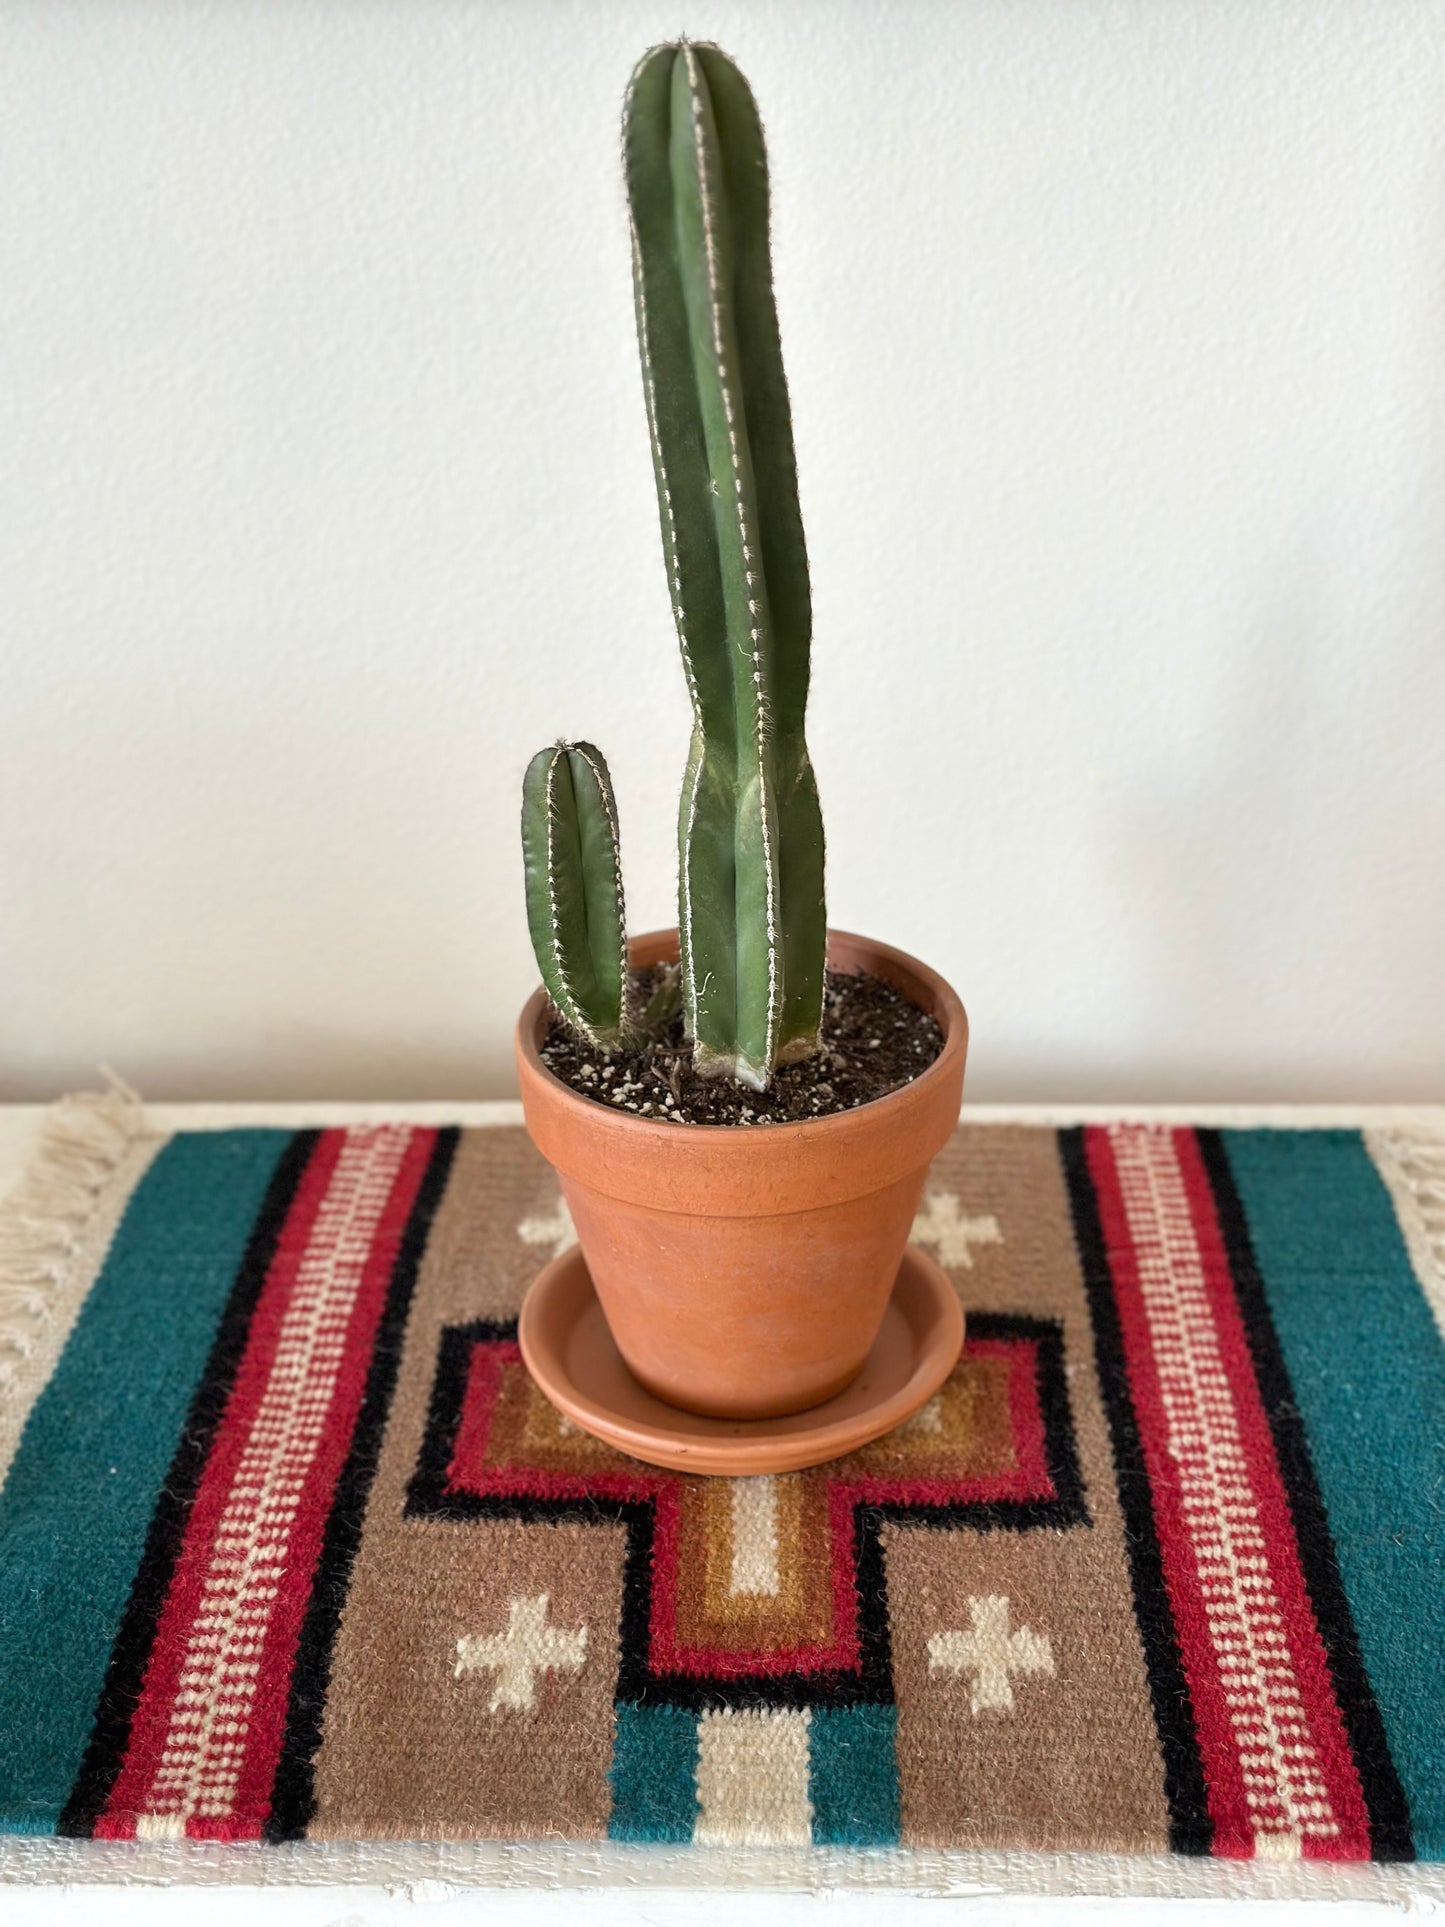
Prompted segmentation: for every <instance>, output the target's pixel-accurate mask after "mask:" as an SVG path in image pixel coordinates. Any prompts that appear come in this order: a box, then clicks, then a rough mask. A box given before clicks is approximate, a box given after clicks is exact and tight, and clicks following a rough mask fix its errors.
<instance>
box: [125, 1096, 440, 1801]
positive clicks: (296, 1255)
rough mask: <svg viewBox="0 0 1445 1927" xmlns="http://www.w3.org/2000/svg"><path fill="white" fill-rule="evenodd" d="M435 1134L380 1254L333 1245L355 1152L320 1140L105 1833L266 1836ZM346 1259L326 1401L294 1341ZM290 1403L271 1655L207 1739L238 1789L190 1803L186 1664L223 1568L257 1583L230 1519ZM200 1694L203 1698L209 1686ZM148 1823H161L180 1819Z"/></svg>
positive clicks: (418, 1142)
mask: <svg viewBox="0 0 1445 1927" xmlns="http://www.w3.org/2000/svg"><path fill="white" fill-rule="evenodd" d="M350 1135H351V1137H352V1139H353V1144H352V1150H351V1156H352V1158H353V1160H355V1159H356V1158H357V1157H358V1156H359V1155H361V1153H362V1152H363V1151H364V1150H365V1147H366V1146H367V1144H368V1142H369V1141H370V1140H372V1139H374V1138H377V1137H379V1136H380V1135H381V1134H380V1133H366V1132H358V1133H353V1134H350ZM435 1136H436V1134H435V1132H433V1131H413V1132H411V1133H410V1134H409V1135H408V1138H407V1141H406V1144H405V1149H404V1150H403V1151H402V1152H401V1155H400V1160H399V1163H397V1164H396V1168H395V1175H394V1177H393V1178H392V1180H391V1182H390V1186H389V1189H388V1191H387V1193H386V1196H385V1200H384V1203H383V1204H382V1207H381V1209H380V1212H379V1215H375V1216H374V1222H373V1221H372V1217H370V1216H368V1218H367V1219H366V1223H367V1226H368V1232H369V1236H368V1242H367V1245H366V1248H365V1251H364V1253H363V1252H362V1251H360V1250H359V1249H358V1250H352V1249H351V1247H350V1246H348V1247H347V1248H346V1250H344V1251H343V1250H341V1249H340V1247H339V1246H337V1247H334V1248H332V1247H328V1246H327V1244H326V1240H327V1239H329V1238H331V1237H332V1236H333V1229H332V1227H330V1226H329V1225H328V1223H327V1221H326V1218H325V1210H326V1207H327V1201H328V1196H329V1194H331V1192H332V1189H333V1186H334V1185H335V1183H336V1182H337V1178H338V1167H339V1166H340V1164H341V1161H342V1156H343V1152H344V1151H345V1150H346V1149H347V1143H348V1134H347V1133H345V1132H342V1131H328V1132H325V1133H323V1134H322V1136H321V1137H320V1139H319V1141H318V1143H317V1147H316V1150H315V1152H314V1154H313V1156H312V1158H311V1161H310V1163H309V1164H308V1166H307V1168H306V1171H305V1172H304V1174H303V1176H302V1179H301V1183H300V1185H299V1186H298V1189H297V1193H296V1196H295V1199H294V1200H293V1203H292V1206H291V1210H290V1212H289V1213H288V1215H287V1220H286V1223H285V1225H284V1227H283V1229H282V1232H281V1236H280V1238H279V1240H278V1243H277V1248H276V1252H275V1256H274V1258H273V1260H272V1263H271V1267H270V1270H269V1272H268V1274H267V1278H266V1282H265V1285H264V1286H263V1288H262V1292H261V1296H260V1299H259V1301H258V1303H257V1307H256V1311H255V1315H254V1317H253V1319H252V1324H251V1329H250V1332H249V1334H248V1336H247V1342H246V1349H245V1352H244V1354H243V1357H242V1360H241V1364H240V1367H239V1369H238V1371H237V1375H236V1380H235V1384H234V1386H233V1388H232V1392H231V1396H230V1399H229V1401H228V1404H227V1408H226V1413H225V1416H224V1418H223V1420H222V1422H221V1425H220V1427H219V1428H218V1431H217V1436H216V1441H215V1445H214V1447H213V1450H212V1452H211V1456H210V1458H209V1460H208V1461H207V1464H206V1468H205V1471H204V1473H203V1474H202V1478H201V1482H200V1486H199V1489H198V1491H197V1495H196V1500H195V1504H194V1506H193V1508H192V1511H191V1516H190V1519H189V1521H188V1524H187V1528H186V1534H185V1540H184V1543H183V1546H182V1550H181V1555H180V1558H179V1560H178V1562H177V1566H176V1571H175V1574H174V1576H173V1579H172V1583H171V1587H170V1590H169V1593H168V1595H167V1598H166V1601H165V1605H164V1606H163V1608H162V1610H161V1614H160V1617H159V1621H158V1624H157V1632H156V1640H155V1644H154V1648H153V1650H152V1655H151V1660H150V1664H149V1666H148V1668H147V1672H146V1678H145V1682H144V1685H143V1687H142V1693H141V1699H140V1703H139V1705H138V1707H137V1709H136V1714H135V1717H134V1719H133V1721H132V1725H131V1733H130V1740H129V1745H128V1747H127V1751H126V1757H125V1760H124V1763H123V1764H122V1767H121V1771H120V1773H119V1774H118V1776H117V1779H116V1783H115V1786H114V1788H113V1789H112V1792H111V1797H110V1799H109V1801H108V1802H107V1806H106V1811H105V1813H104V1815H102V1816H101V1819H100V1820H99V1821H98V1823H97V1825H96V1828H95V1832H96V1834H97V1835H98V1836H102V1837H112V1838H114V1837H122V1836H130V1835H132V1834H134V1833H135V1832H136V1831H137V1816H138V1815H139V1816H144V1815H147V1814H150V1813H158V1814H162V1815H164V1814H168V1813H172V1814H173V1817H174V1823H175V1824H176V1825H178V1826H179V1825H181V1824H183V1825H184V1831H185V1832H186V1834H188V1835H189V1836H191V1837H199V1838H217V1839H236V1838H250V1839H254V1838H256V1837H258V1836H259V1834H260V1831H261V1828H262V1826H263V1824H264V1822H265V1819H266V1815H267V1812H268V1809H269V1798H270V1788H271V1783H272V1780H273V1778H274V1775H275V1770H276V1764H277V1761H278V1759H279V1757H280V1747H281V1738H282V1732H283V1729H284V1722H285V1713H286V1702H287V1696H288V1692H289V1687H290V1675H291V1668H292V1664H293V1661H294V1658H295V1652H296V1642H297V1637H298V1635H299V1631H300V1626H301V1620H302V1617H303V1615H304V1612H305V1609H306V1604H307V1601H308V1599H309V1596H310V1590H311V1583H312V1578H313V1576H314V1573H315V1569H316V1563H317V1559H318V1556H319V1553H320V1547H321V1539H322V1534H323V1532H324V1530H325V1524H326V1518H327V1515H328V1513H329V1510H330V1504H331V1498H332V1494H333V1492H334V1489H335V1485H336V1480H337V1477H338V1475H339V1473H340V1470H341V1467H342V1465H343V1463H344V1461H345V1457H346V1453H347V1451H348V1450H349V1448H350V1443H351V1435H352V1430H353V1427H354V1425H355V1421H356V1416H357V1412H358V1410H359V1408H360V1403H361V1398H362V1393H363V1390H364V1387H365V1381H366V1374H367V1369H368V1366H369V1363H370V1358H371V1351H372V1345H373V1341H374V1338H375V1333H376V1326H377V1322H378V1320H379V1318H380V1315H381V1311H382V1308H383V1305H384V1302H385V1296H386V1290H387V1285H388V1283H389V1280H390V1277H391V1273H392V1270H393V1268H394V1265H395V1261H396V1257H397V1253H398V1249H399V1246H400V1241H401V1237H402V1234H403V1232H404V1230H405V1226H406V1223H407V1219H408V1217H409V1215H410V1212H411V1208H412V1206H413V1204H414V1202H415V1198H416V1193H417V1188H418V1186H419V1184H420V1182H421V1179H422V1176H423V1174H424V1172H425V1169H426V1165H427V1161H428V1159H429V1157H430V1155H431V1152H432V1149H433V1147H434V1142H435ZM392 1141H393V1142H394V1141H395V1137H394V1134H393V1140H392ZM388 1168H390V1167H389V1166H388ZM339 1235H340V1236H341V1237H342V1238H343V1239H344V1238H345V1237H346V1236H347V1235H348V1227H347V1226H345V1225H343V1226H341V1227H340V1230H339ZM318 1240H320V1242H318ZM332 1261H336V1262H341V1263H343V1264H345V1265H347V1266H349V1268H350V1271H352V1272H355V1276H354V1290H353V1289H351V1288H350V1284H351V1282H353V1281H352V1280H351V1279H350V1275H349V1274H348V1288H347V1289H346V1290H345V1291H344V1292H342V1293H340V1294H339V1295H337V1296H336V1298H335V1300H334V1302H333V1301H332V1300H331V1299H327V1298H325V1297H324V1296H323V1297H322V1298H321V1299H320V1300H319V1305H320V1311H319V1315H318V1318H317V1321H316V1323H315V1326H314V1329H313V1332H312V1336H313V1337H314V1339H315V1353H316V1355H318V1356H321V1357H323V1358H325V1359H326V1360H328V1361H330V1360H331V1359H333V1358H334V1359H335V1369H334V1372H333V1371H331V1370H330V1369H329V1368H328V1369H327V1370H326V1371H325V1373H324V1374H323V1375H322V1376H321V1378H320V1379H319V1380H318V1381H317V1384H316V1385H315V1386H314V1387H313V1392H312V1402H311V1403H308V1402H307V1401H306V1400H305V1399H304V1398H303V1397H300V1396H298V1394H301V1393H302V1392H304V1390H305V1386H306V1383H307V1380H306V1378H305V1373H304V1365H305V1360H304V1358H303V1359H302V1360H300V1361H296V1362H293V1361H292V1360H291V1359H281V1357H280V1352H281V1346H282V1342H283V1336H284V1333H285V1331H286V1329H287V1320H288V1313H291V1312H292V1311H293V1308H294V1306H295V1304H296V1301H297V1294H298V1287H299V1286H300V1285H301V1283H302V1279H303V1272H304V1268H305V1267H306V1266H307V1265H308V1264H309V1265H311V1266H312V1267H313V1268H314V1267H315V1266H317V1265H318V1264H320V1265H324V1264H326V1263H327V1262H332ZM358 1266H359V1270H358V1269H357V1267H358ZM338 1348H339V1351H338ZM278 1363H279V1368H280V1372H281V1374H282V1376H281V1377H279V1378H278V1377H277V1372H278ZM298 1372H299V1375H297V1374H298ZM268 1393H269V1397H270V1404H269V1406H268V1403H267V1401H268ZM278 1406H281V1407H284V1411H285V1428H284V1430H285V1433H286V1435H287V1436H289V1428H290V1426H291V1424H292V1423H293V1421H294V1422H296V1423H297V1424H298V1425H299V1428H300V1435H299V1436H300V1451H299V1456H298V1457H297V1458H296V1462H295V1463H296V1470H297V1474H298V1475H299V1476H300V1485H299V1490H297V1489H293V1486H294V1481H293V1486H287V1487H286V1488H285V1490H284V1495H283V1496H284V1503H283V1504H282V1505H281V1506H280V1508H279V1509H277V1508H275V1507H269V1506H268V1509H267V1510H266V1511H265V1512H264V1513H263V1514H262V1515H260V1524H259V1528H258V1529H259V1531H260V1532H261V1534H262V1536H263V1537H265V1536H269V1535H270V1526H271V1524H272V1523H274V1527H275V1531H274V1535H273V1536H274V1539H275V1541H276V1544H277V1546H279V1548H280V1554H279V1556H280V1558H281V1571H280V1573H279V1576H278V1578H277V1580H276V1582H275V1583H274V1585H272V1584H270V1583H269V1582H267V1581H266V1580H265V1578H264V1575H263V1576H262V1579H261V1581H260V1582H258V1583H256V1584H253V1585H252V1586H251V1593H253V1594H254V1600H253V1603H251V1604H250V1605H249V1606H248V1607H247V1609H246V1614H245V1622H244V1623H245V1625H246V1627H247V1628H249V1629H250V1630H251V1631H252V1632H253V1633H254V1635H255V1637H257V1638H258V1639H260V1640H261V1647H260V1650H259V1651H257V1652H256V1653H255V1654H254V1655H253V1656H252V1657H251V1658H248V1659H247V1660H245V1661H244V1662H243V1664H244V1665H247V1666H249V1665H252V1664H254V1665H255V1667H256V1668H257V1670H256V1672H255V1674H254V1676H253V1681H252V1690H251V1691H250V1694H249V1699H248V1701H247V1703H246V1705H245V1707H244V1713H243V1714H238V1715H236V1716H235V1717H232V1716H230V1715H229V1714H227V1715H226V1716H225V1717H224V1718H222V1719H220V1720H219V1721H217V1722H215V1723H214V1724H213V1725H212V1726H211V1727H210V1728H209V1729H208V1737H207V1740H206V1743H205V1748H204V1752H205V1757H206V1760H207V1762H208V1766H209V1768H211V1769H214V1768H216V1766H217V1763H219V1766H220V1769H221V1770H226V1769H227V1764H228V1762H227V1750H228V1749H229V1766H230V1767H231V1768H234V1778H235V1785H234V1791H233V1792H232V1793H231V1794H229V1795H228V1796H227V1797H226V1798H225V1799H223V1800H221V1801H219V1802H215V1803H213V1804H215V1805H217V1806H218V1808H219V1809H220V1810H217V1811H214V1812H193V1811H189V1810H188V1805H187V1802H185V1801H184V1800H175V1799H172V1798H170V1797H168V1795H167V1792H166V1786H167V1782H166V1780H165V1778H164V1775H165V1772H166V1761H167V1759H168V1758H174V1755H175V1750H176V1748H177V1746H178V1744H179V1745H180V1746H181V1747H182V1749H184V1748H185V1746H186V1745H187V1739H186V1735H187V1731H188V1729H187V1726H186V1722H187V1720H188V1718H190V1717H191V1713H190V1706H189V1704H182V1703H181V1695H182V1691H183V1675H184V1674H185V1673H186V1670H187V1668H188V1667H190V1668H192V1669H194V1667H195V1665H196V1663H197V1657H198V1652H199V1653H200V1654H201V1655H202V1656H203V1655H204V1653H205V1651H206V1650H207V1646H206V1641H207V1635H206V1633H205V1631H204V1616H205V1614H206V1611H207V1601H208V1600H209V1599H213V1598H214V1592H215V1587H216V1584H217V1579H218V1574H225V1573H227V1572H230V1571H231V1570H232V1569H233V1568H235V1569H237V1571H238V1573H239V1575H240V1576H239V1577H238V1579H237V1585H238V1587H239V1586H240V1585H242V1584H243V1583H244V1578H245V1574H244V1571H243V1570H241V1569H243V1568H246V1567H247V1560H246V1559H245V1558H241V1559H236V1560H232V1559H230V1557H229V1555H227V1554H225V1553H224V1552H223V1551H222V1549H220V1548H219V1547H218V1541H219V1539H220V1537H221V1535H222V1533H223V1532H224V1531H226V1530H227V1526H226V1521H227V1519H228V1517H230V1518H232V1519H234V1517H235V1515H236V1508H237V1507H238V1506H240V1507H242V1508H244V1507H245V1506H246V1505H247V1503H248V1502H250V1501H252V1500H254V1499H256V1498H257V1497H258V1496H259V1495H258V1494H257V1493H255V1492H253V1491H252V1490H251V1487H250V1485H249V1480H250V1479H251V1478H252V1477H254V1473H250V1472H248V1469H247V1468H248V1465H250V1466H254V1464H255V1462H256V1456H257V1454H258V1452H259V1453H261V1454H263V1455H265V1454H268V1453H269V1454H270V1455H271V1457H272V1458H275V1457H276V1455H277V1454H278V1452H283V1451H284V1448H285V1444H286V1437H285V1436H279V1437H273V1433H274V1431H275V1426H274V1420H275V1414H276V1411H277V1408H278ZM268 1413H269V1417H268ZM308 1427H309V1428H310V1432H308V1430H307V1428H308ZM312 1434H314V1437H313V1436H312ZM268 1490H269V1488H268ZM262 1551H263V1552H264V1553H265V1554H266V1556H267V1557H268V1558H273V1557H276V1556H277V1554H276V1552H275V1550H274V1549H273V1548H272V1547H270V1546H264V1547H262ZM236 1678H241V1679H242V1684H243V1686H244V1684H245V1678H244V1676H242V1675H241V1673H240V1671H239V1668H237V1669H233V1670H232V1672H230V1673H228V1674H227V1675H226V1676H225V1680H224V1681H223V1684H226V1683H231V1682H232V1681H233V1680H234V1679H236ZM190 1697H191V1699H194V1698H195V1694H194V1692H193V1693H192V1694H191V1696H190ZM141 1824H142V1825H143V1826H146V1827H151V1826H155V1825H158V1824H167V1823H166V1822H164V1821H159V1822H151V1821H142V1823H141Z"/></svg>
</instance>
